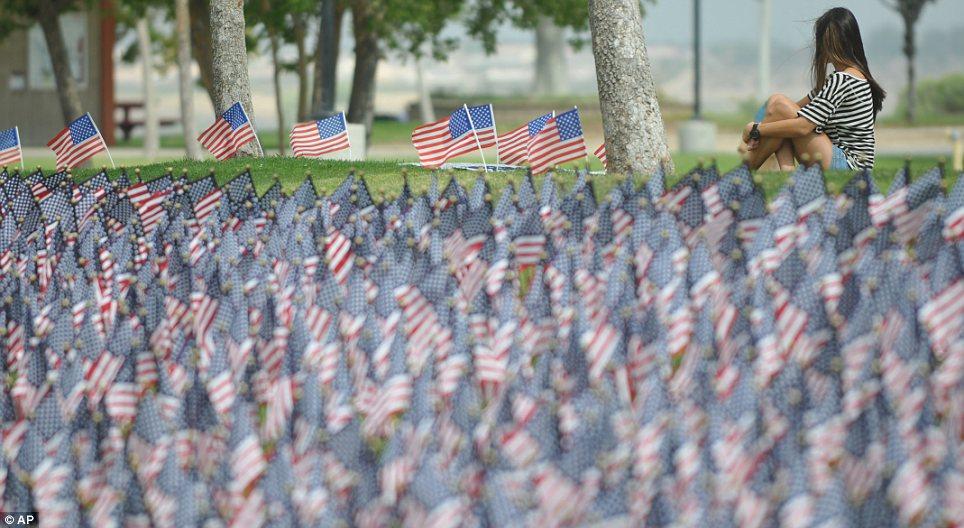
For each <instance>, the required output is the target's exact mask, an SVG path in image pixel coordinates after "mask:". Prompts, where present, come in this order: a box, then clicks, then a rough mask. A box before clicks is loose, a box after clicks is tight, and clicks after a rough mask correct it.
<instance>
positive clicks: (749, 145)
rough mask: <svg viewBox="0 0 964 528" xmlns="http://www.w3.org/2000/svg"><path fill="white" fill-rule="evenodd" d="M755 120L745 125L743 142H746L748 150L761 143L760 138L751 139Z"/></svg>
mask: <svg viewBox="0 0 964 528" xmlns="http://www.w3.org/2000/svg"><path fill="white" fill-rule="evenodd" d="M753 124H754V123H753V122H752V121H751V122H749V123H747V124H746V126H745V127H743V142H744V143H746V149H747V150H753V149H755V148H756V147H757V145H759V144H760V140H758V139H750V131H751V130H753Z"/></svg>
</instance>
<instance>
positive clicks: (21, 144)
mask: <svg viewBox="0 0 964 528" xmlns="http://www.w3.org/2000/svg"><path fill="white" fill-rule="evenodd" d="M13 133H14V134H16V135H17V150H19V151H20V174H23V171H24V168H23V143H21V142H20V127H19V126H15V127H13Z"/></svg>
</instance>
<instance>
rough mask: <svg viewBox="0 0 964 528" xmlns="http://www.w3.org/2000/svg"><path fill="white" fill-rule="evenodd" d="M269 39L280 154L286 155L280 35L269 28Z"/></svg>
mask: <svg viewBox="0 0 964 528" xmlns="http://www.w3.org/2000/svg"><path fill="white" fill-rule="evenodd" d="M268 39H269V40H270V41H271V63H272V64H273V65H274V72H273V76H272V77H273V80H274V101H275V110H276V111H277V112H278V154H280V155H282V156H284V155H285V139H286V134H287V128H285V111H284V110H285V109H284V103H282V101H281V63H280V59H278V47H279V45H278V35H277V34H276V33H275V32H274V30H268Z"/></svg>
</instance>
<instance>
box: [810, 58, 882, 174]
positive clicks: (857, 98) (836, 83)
mask: <svg viewBox="0 0 964 528" xmlns="http://www.w3.org/2000/svg"><path fill="white" fill-rule="evenodd" d="M797 115H798V116H800V117H803V118H805V119H806V120H808V121H810V122H812V123H813V124H814V125H816V128H815V129H814V131H815V132H817V133H824V134H827V137H829V138H830V141H831V142H832V143H833V144H834V145H836V146H837V147H839V148H840V150H843V152H844V154H845V155H846V156H847V165H849V166H850V168H851V169H870V168H873V166H874V150H875V141H874V122H875V121H876V116H875V115H874V98H873V96H872V94H871V92H870V83H869V82H867V81H866V79H859V78H857V77H854V76H853V75H851V74H849V73H845V72H834V73H832V74H831V75H830V76H829V77H827V82H826V83H824V85H823V87H822V88H820V89H816V88H815V89H814V90H813V91H811V92H810V102H809V103H807V105H806V106H804V107H803V108H801V109H800V111H799V112H797Z"/></svg>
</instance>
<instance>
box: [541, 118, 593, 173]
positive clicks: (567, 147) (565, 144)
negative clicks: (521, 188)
mask: <svg viewBox="0 0 964 528" xmlns="http://www.w3.org/2000/svg"><path fill="white" fill-rule="evenodd" d="M585 157H586V141H585V138H584V137H583V135H582V124H581V123H580V121H579V110H578V109H576V108H573V109H572V110H569V111H568V112H563V113H561V114H559V115H557V116H556V117H553V118H552V119H550V120H549V121H548V122H546V126H545V127H543V129H542V131H541V132H539V133H538V134H536V136H535V137H533V138H532V141H531V142H529V166H530V167H532V173H533V174H541V173H543V172H545V171H547V170H548V169H550V168H551V167H555V166H556V165H561V164H563V163H565V162H567V161H572V160H577V159H580V158H585Z"/></svg>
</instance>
